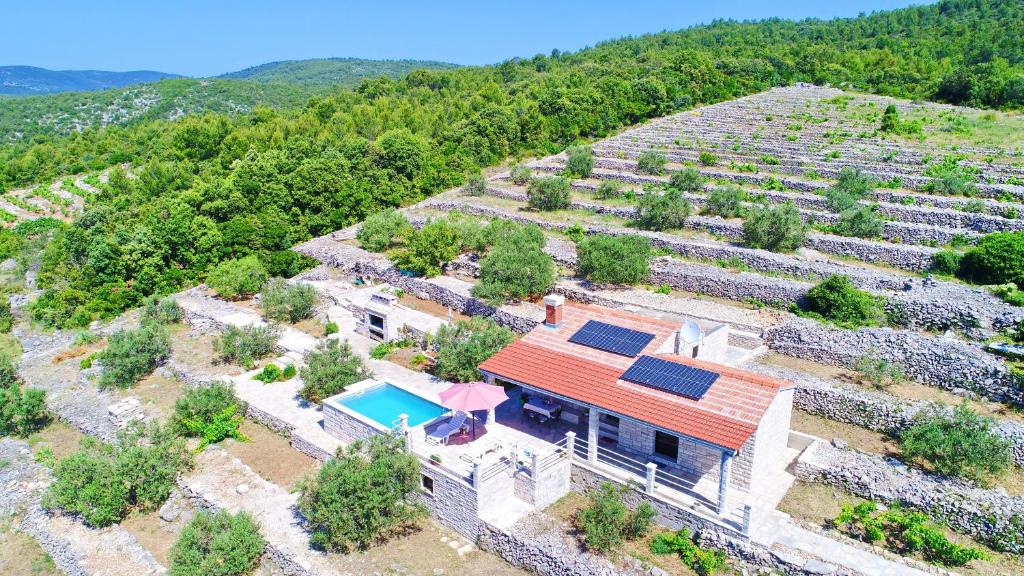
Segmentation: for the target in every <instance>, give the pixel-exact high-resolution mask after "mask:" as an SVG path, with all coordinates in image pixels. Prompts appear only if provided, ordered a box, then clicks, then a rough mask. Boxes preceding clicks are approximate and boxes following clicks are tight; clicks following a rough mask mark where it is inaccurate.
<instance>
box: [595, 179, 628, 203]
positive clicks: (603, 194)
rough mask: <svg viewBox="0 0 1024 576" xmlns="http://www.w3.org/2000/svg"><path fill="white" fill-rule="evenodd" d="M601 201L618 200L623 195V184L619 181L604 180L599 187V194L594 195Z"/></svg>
mask: <svg viewBox="0 0 1024 576" xmlns="http://www.w3.org/2000/svg"><path fill="white" fill-rule="evenodd" d="M594 195H595V196H597V197H598V198H599V199H601V200H608V199H609V198H618V197H619V196H621V195H622V183H621V182H619V181H618V180H602V181H601V183H600V184H598V185H597V192H595V193H594Z"/></svg>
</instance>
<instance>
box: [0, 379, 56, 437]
mask: <svg viewBox="0 0 1024 576" xmlns="http://www.w3.org/2000/svg"><path fill="white" fill-rule="evenodd" d="M49 421H50V416H49V414H47V412H46V391H45V390H40V389H39V388H23V387H22V386H21V385H19V384H18V383H14V384H11V385H9V386H0V436H22V437H26V436H28V435H29V434H32V433H33V432H36V431H38V430H42V429H43V427H44V426H46V424H47V422H49Z"/></svg>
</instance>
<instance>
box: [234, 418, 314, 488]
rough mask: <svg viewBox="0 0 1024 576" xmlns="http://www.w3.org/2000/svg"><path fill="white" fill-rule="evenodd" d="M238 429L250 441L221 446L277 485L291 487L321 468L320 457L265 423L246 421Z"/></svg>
mask: <svg viewBox="0 0 1024 576" xmlns="http://www.w3.org/2000/svg"><path fill="white" fill-rule="evenodd" d="M239 429H240V430H241V432H242V434H244V435H245V436H246V438H248V440H247V441H244V442H240V441H238V440H231V439H229V440H225V441H224V442H222V443H221V447H223V448H224V449H225V450H227V451H228V452H229V453H230V454H231V455H232V456H234V457H236V458H238V459H239V460H241V461H242V462H244V463H245V464H246V465H247V466H249V467H250V468H252V469H253V471H254V472H256V473H257V474H259V475H260V476H262V477H263V478H265V479H267V480H269V481H271V482H273V483H274V484H277V485H279V486H284V487H286V488H289V487H291V486H294V484H295V482H297V481H298V480H301V479H302V478H303V477H305V476H306V475H307V474H312V473H315V472H316V471H317V470H318V469H319V468H320V462H319V461H318V460H316V459H315V458H311V457H309V456H306V455H305V454H303V453H302V452H299V451H298V450H296V449H295V448H292V446H291V444H289V443H288V440H286V439H285V438H284V437H283V436H281V435H279V434H276V433H274V432H273V431H271V430H270V429H269V428H267V427H265V426H262V425H260V424H256V423H255V422H252V421H250V420H243V421H242V425H241V427H240V428H239Z"/></svg>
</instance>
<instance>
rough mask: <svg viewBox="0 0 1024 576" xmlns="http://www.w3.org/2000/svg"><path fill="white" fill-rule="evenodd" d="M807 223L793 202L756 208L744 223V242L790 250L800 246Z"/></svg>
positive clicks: (762, 246) (756, 245) (760, 246)
mask: <svg viewBox="0 0 1024 576" xmlns="http://www.w3.org/2000/svg"><path fill="white" fill-rule="evenodd" d="M806 235H807V225H806V224H804V221H803V219H802V218H801V217H800V211H799V210H797V208H796V206H794V205H793V203H792V202H786V203H785V204H782V205H780V206H773V207H771V208H761V209H758V210H755V211H754V213H753V214H751V215H750V217H748V218H747V220H746V221H745V222H744V223H743V242H744V243H745V244H746V245H747V246H750V247H751V248H763V249H765V250H771V251H772V252H783V251H785V252H789V251H792V250H796V249H797V248H799V247H800V246H801V245H802V244H803V242H804V237H805V236H806Z"/></svg>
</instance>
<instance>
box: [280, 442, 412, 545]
mask: <svg viewBox="0 0 1024 576" xmlns="http://www.w3.org/2000/svg"><path fill="white" fill-rule="evenodd" d="M419 478H420V463H419V460H417V459H416V457H415V456H413V455H412V454H410V453H409V452H407V451H406V450H405V441H404V439H402V438H400V437H394V436H390V435H375V436H372V437H371V438H370V439H369V440H367V441H365V442H364V441H359V442H355V443H353V444H352V445H350V446H348V447H347V448H339V449H338V452H337V453H336V454H335V456H334V458H332V459H330V460H328V461H327V462H325V463H324V465H323V466H322V467H321V468H320V471H319V472H318V473H317V475H316V477H315V478H312V479H308V480H306V481H303V482H302V483H300V485H299V501H298V507H299V510H300V511H301V512H302V515H303V517H305V518H306V520H307V521H308V526H309V531H310V543H311V544H312V545H313V546H315V547H316V548H319V549H323V550H331V551H340V552H347V551H349V550H352V549H355V548H358V549H365V548H367V547H369V546H370V544H372V543H374V542H378V541H380V540H382V539H385V538H387V537H389V536H391V535H393V534H395V533H397V532H398V531H400V530H401V529H403V528H406V527H407V526H409V525H410V524H412V523H413V522H416V521H417V520H418V519H419V518H421V517H422V516H424V515H425V513H426V511H425V509H424V508H423V506H422V505H421V504H419V503H418V502H417V499H416V497H415V496H414V495H415V493H416V491H417V490H418V489H419Z"/></svg>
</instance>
